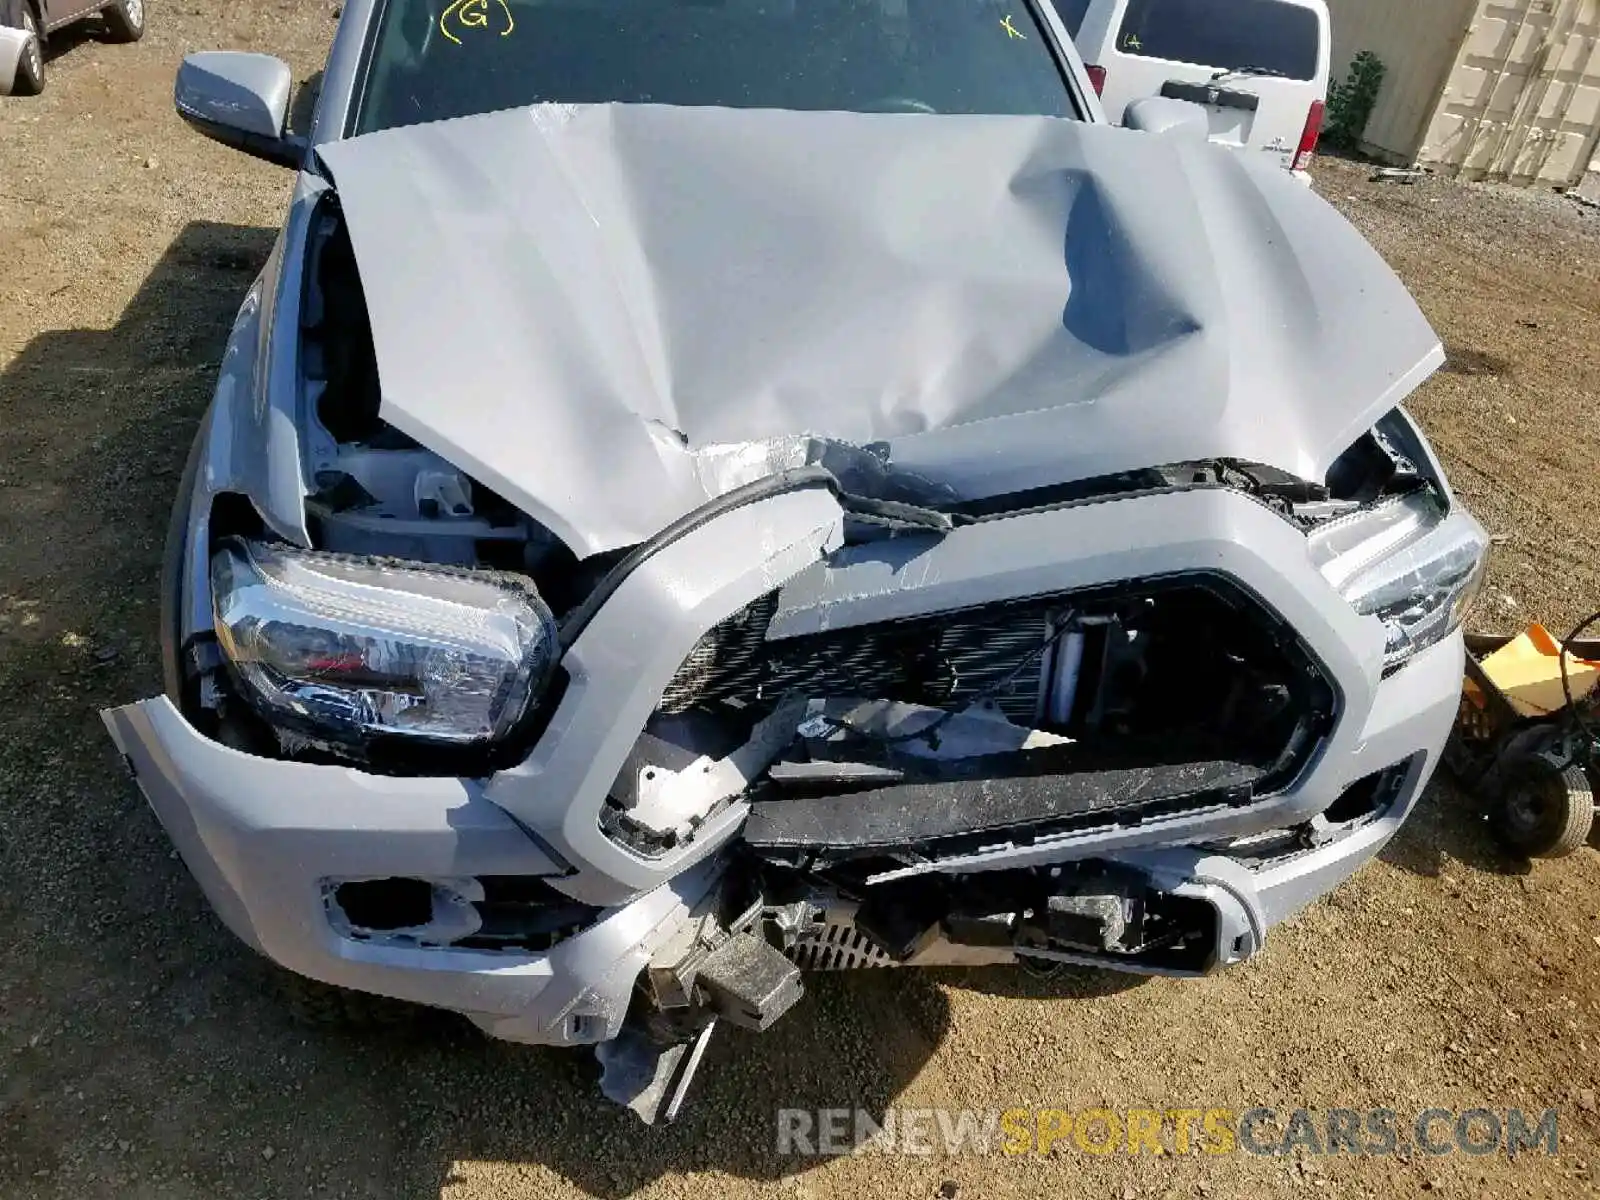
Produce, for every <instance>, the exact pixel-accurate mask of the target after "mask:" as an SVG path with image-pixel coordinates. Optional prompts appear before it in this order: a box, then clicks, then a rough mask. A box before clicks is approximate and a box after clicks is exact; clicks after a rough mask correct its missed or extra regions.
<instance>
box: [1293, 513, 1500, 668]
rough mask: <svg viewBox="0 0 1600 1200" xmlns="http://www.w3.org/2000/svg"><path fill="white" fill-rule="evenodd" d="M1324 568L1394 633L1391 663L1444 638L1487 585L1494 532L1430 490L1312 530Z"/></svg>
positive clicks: (1387, 654)
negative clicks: (1449, 509) (1452, 508)
mask: <svg viewBox="0 0 1600 1200" xmlns="http://www.w3.org/2000/svg"><path fill="white" fill-rule="evenodd" d="M1311 552H1312V557H1313V560H1314V561H1315V562H1316V564H1317V568H1318V569H1319V570H1320V571H1321V572H1322V575H1323V577H1324V578H1325V579H1327V580H1328V582H1329V583H1331V584H1333V586H1334V587H1336V588H1338V589H1339V592H1340V594H1341V595H1343V596H1344V598H1345V599H1346V600H1347V601H1349V602H1350V604H1351V605H1352V606H1353V607H1354V608H1355V610H1356V611H1357V612H1358V613H1361V614H1363V615H1365V616H1374V617H1377V618H1378V619H1379V620H1381V621H1382V622H1383V623H1384V627H1385V628H1386V629H1387V631H1388V640H1387V644H1386V645H1385V647H1384V667H1385V669H1386V670H1392V669H1394V668H1395V667H1398V666H1399V665H1400V664H1402V663H1404V662H1405V661H1406V660H1407V659H1409V658H1410V657H1411V656H1412V655H1414V654H1416V653H1417V652H1418V651H1420V650H1424V649H1426V648H1427V647H1429V646H1432V645H1434V644H1435V643H1436V642H1440V641H1443V640H1444V639H1445V638H1447V637H1449V636H1450V635H1451V634H1452V633H1454V632H1455V631H1456V630H1457V629H1458V628H1460V626H1461V622H1462V620H1463V619H1464V618H1465V616H1466V613H1467V609H1468V608H1470V607H1471V605H1472V601H1473V600H1474V599H1475V598H1476V597H1477V594H1478V589H1479V588H1480V587H1482V585H1483V577H1484V572H1485V570H1486V568H1487V567H1488V562H1489V538H1488V535H1487V534H1485V533H1484V531H1483V527H1482V526H1481V525H1479V524H1478V522H1477V521H1475V520H1473V519H1472V516H1471V515H1470V514H1469V513H1467V512H1466V511H1465V510H1464V509H1460V508H1458V509H1456V510H1455V511H1454V512H1447V511H1446V510H1445V508H1444V505H1443V504H1442V503H1441V502H1440V500H1439V499H1438V497H1437V496H1436V495H1435V493H1434V492H1433V491H1431V490H1429V489H1423V490H1419V491H1415V492H1412V493H1411V494H1410V495H1407V496H1401V497H1399V498H1397V499H1394V500H1391V501H1389V502H1387V503H1385V504H1381V505H1379V506H1377V507H1376V508H1371V509H1368V510H1366V511H1364V512H1360V513H1356V514H1355V515H1353V516H1350V517H1345V518H1343V519H1341V520H1338V521H1335V522H1332V523H1331V524H1329V525H1327V526H1324V527H1323V528H1322V529H1319V530H1317V531H1316V532H1314V533H1313V534H1312V535H1311Z"/></svg>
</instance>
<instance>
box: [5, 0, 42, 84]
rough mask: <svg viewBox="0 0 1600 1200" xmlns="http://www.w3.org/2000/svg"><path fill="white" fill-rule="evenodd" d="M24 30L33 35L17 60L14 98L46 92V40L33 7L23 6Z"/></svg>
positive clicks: (13, 82)
mask: <svg viewBox="0 0 1600 1200" xmlns="http://www.w3.org/2000/svg"><path fill="white" fill-rule="evenodd" d="M22 29H23V32H25V33H31V34H33V40H32V41H31V42H29V43H28V45H27V46H26V47H24V48H23V51H22V57H21V58H20V59H18V60H17V77H16V79H14V80H13V81H12V84H11V94H12V95H13V96H37V95H38V94H39V93H40V92H42V91H44V38H43V37H41V36H40V35H39V18H38V17H36V16H35V15H34V12H33V9H32V7H31V6H29V5H27V4H24V5H23V6H22Z"/></svg>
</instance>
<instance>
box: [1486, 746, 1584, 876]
mask: <svg viewBox="0 0 1600 1200" xmlns="http://www.w3.org/2000/svg"><path fill="white" fill-rule="evenodd" d="M1593 825H1594V792H1593V791H1592V790H1591V789H1590V787H1589V779H1588V777H1587V776H1586V775H1585V774H1584V773H1583V768H1582V767H1568V768H1566V770H1564V771H1558V770H1556V768H1554V767H1552V766H1550V765H1549V764H1548V763H1546V762H1544V761H1543V760H1542V759H1536V758H1529V759H1524V760H1523V761H1521V762H1518V763H1514V764H1511V765H1510V766H1509V767H1508V768H1507V770H1506V772H1505V775H1504V783H1503V784H1502V785H1501V786H1500V787H1499V788H1498V789H1497V790H1496V794H1495V799H1494V801H1493V803H1492V804H1491V805H1490V806H1489V832H1490V833H1491V834H1493V835H1494V839H1495V840H1496V841H1497V842H1499V843H1500V844H1501V845H1502V846H1504V847H1505V848H1506V849H1507V850H1509V851H1511V852H1512V853H1513V854H1517V855H1520V856H1522V857H1525V858H1565V857H1566V856H1567V855H1569V854H1572V853H1575V852H1576V851H1577V850H1579V849H1581V848H1582V847H1583V846H1584V845H1585V844H1587V842H1588V841H1589V831H1590V829H1591V828H1592V826H1593Z"/></svg>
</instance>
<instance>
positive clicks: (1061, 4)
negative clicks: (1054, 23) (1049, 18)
mask: <svg viewBox="0 0 1600 1200" xmlns="http://www.w3.org/2000/svg"><path fill="white" fill-rule="evenodd" d="M1056 11H1057V12H1059V13H1060V14H1061V21H1062V23H1063V24H1064V25H1066V27H1067V32H1068V33H1070V34H1071V35H1072V36H1073V37H1077V36H1078V30H1080V29H1082V28H1083V19H1084V18H1085V17H1086V16H1088V15H1089V0H1057V3H1056Z"/></svg>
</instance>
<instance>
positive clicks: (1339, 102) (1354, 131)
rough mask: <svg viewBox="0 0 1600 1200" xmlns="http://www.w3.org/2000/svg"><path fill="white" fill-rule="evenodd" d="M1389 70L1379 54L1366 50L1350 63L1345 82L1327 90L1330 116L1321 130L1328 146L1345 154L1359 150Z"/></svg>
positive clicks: (1335, 84) (1333, 85)
mask: <svg viewBox="0 0 1600 1200" xmlns="http://www.w3.org/2000/svg"><path fill="white" fill-rule="evenodd" d="M1386 70H1387V69H1386V68H1385V67H1384V65H1383V62H1382V61H1381V60H1380V59H1379V58H1378V56H1377V55H1376V54H1374V53H1373V52H1372V51H1371V50H1363V51H1362V52H1361V53H1360V54H1358V55H1356V56H1355V58H1354V60H1352V62H1351V63H1350V74H1349V75H1347V76H1346V77H1345V80H1344V82H1343V83H1334V84H1332V85H1331V86H1330V87H1329V88H1328V116H1327V120H1326V121H1325V122H1324V123H1323V127H1322V140H1323V143H1324V144H1325V145H1327V146H1330V147H1332V148H1333V149H1335V150H1345V151H1352V150H1355V149H1357V148H1359V147H1360V145H1361V138H1362V136H1363V135H1364V134H1365V133H1366V131H1367V122H1368V121H1369V120H1371V119H1372V110H1373V108H1375V107H1376V106H1377V103H1378V89H1379V88H1381V87H1382V86H1383V77H1384V75H1385V73H1386Z"/></svg>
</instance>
